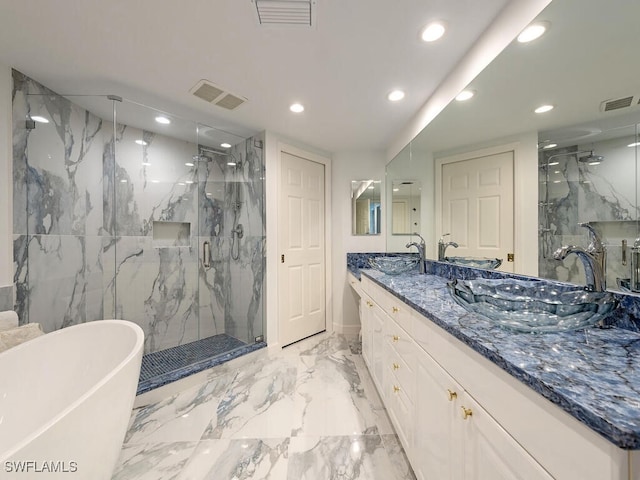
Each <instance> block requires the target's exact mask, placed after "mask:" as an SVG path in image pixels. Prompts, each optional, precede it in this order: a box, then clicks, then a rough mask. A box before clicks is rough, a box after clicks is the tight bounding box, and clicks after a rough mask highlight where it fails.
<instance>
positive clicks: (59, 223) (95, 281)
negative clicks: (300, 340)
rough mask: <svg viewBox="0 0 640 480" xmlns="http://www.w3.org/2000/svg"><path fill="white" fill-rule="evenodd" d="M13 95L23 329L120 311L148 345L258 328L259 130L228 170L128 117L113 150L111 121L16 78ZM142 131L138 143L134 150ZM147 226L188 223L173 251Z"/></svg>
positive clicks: (215, 158) (217, 159)
mask: <svg viewBox="0 0 640 480" xmlns="http://www.w3.org/2000/svg"><path fill="white" fill-rule="evenodd" d="M13 98H14V104H13V108H14V112H13V113H14V185H15V188H14V219H15V220H14V265H15V272H16V274H15V280H16V292H17V294H16V297H17V300H16V308H17V309H18V313H19V315H20V318H21V322H22V323H27V322H39V323H41V324H42V325H43V328H44V329H45V331H52V330H56V329H59V328H63V327H66V326H69V325H73V324H76V323H82V322H85V321H91V320H97V319H102V318H124V319H127V320H131V321H134V322H136V323H138V324H139V325H140V326H141V327H142V328H143V330H144V331H145V352H147V353H148V352H153V351H158V350H162V349H164V348H167V347H172V346H175V345H179V344H183V343H187V342H190V341H193V340H197V339H199V338H204V337H207V336H211V335H215V334H218V333H227V334H229V335H232V336H235V337H237V338H239V339H241V340H243V341H251V342H252V341H253V337H254V336H255V335H259V334H262V299H263V295H262V293H263V278H264V201H263V183H264V161H263V155H262V143H261V138H252V139H249V140H247V141H245V142H242V143H240V144H238V145H236V146H234V147H233V148H232V149H231V153H230V155H231V156H233V157H234V158H236V159H239V160H240V162H241V163H239V165H240V167H237V168H229V167H228V166H227V161H228V160H227V157H225V156H222V155H209V156H208V157H207V158H206V159H202V160H201V161H199V162H193V157H194V156H195V155H197V154H198V145H197V144H196V143H192V142H187V141H182V140H177V139H174V138H170V137H167V136H163V135H158V134H155V133H152V132H147V131H142V130H140V129H137V128H133V127H130V126H126V125H117V126H116V134H115V145H114V141H113V139H114V135H113V125H112V122H111V121H104V120H101V119H100V118H98V117H96V116H94V115H93V114H91V113H89V112H87V111H86V110H84V109H82V108H81V107H79V106H77V105H75V104H73V103H71V102H69V101H68V100H66V99H64V98H62V97H60V96H58V95H56V94H55V93H53V92H51V91H50V90H48V89H46V87H43V86H42V85H40V84H38V83H37V82H35V81H34V80H32V79H29V78H28V77H25V76H24V75H22V74H20V73H19V72H14V97H13ZM43 109H44V111H46V112H48V115H49V117H50V118H52V119H53V120H54V121H53V123H54V126H53V127H54V128H51V127H49V128H46V127H47V126H44V127H45V128H41V126H40V125H38V126H37V128H36V129H35V130H26V128H25V124H24V119H25V117H26V116H27V114H28V113H29V112H35V111H43ZM140 138H142V139H143V140H144V141H145V142H146V144H147V145H145V146H142V147H141V146H139V145H137V144H136V143H135V140H137V139H140ZM188 162H191V163H195V165H194V166H193V167H190V166H186V165H185V163H188ZM238 190H239V192H240V193H236V192H237V191H238ZM238 195H239V196H240V197H241V200H242V201H241V208H240V209H239V211H238V213H237V216H238V220H237V221H236V224H237V223H242V224H243V226H244V228H245V236H244V237H243V239H242V240H240V241H239V251H240V258H239V260H237V261H236V260H231V259H230V252H231V248H232V241H231V229H232V228H233V225H234V215H236V213H235V212H234V210H233V208H232V207H233V205H232V200H233V198H236V197H238ZM154 222H182V223H188V224H189V225H190V235H189V236H188V237H187V236H185V237H184V238H179V244H177V245H172V246H168V245H167V244H166V243H162V244H159V243H157V239H156V243H154V236H153V224H154ZM204 241H209V242H211V244H212V260H213V261H212V263H211V267H210V268H205V267H204V266H203V264H202V262H201V261H200V251H201V248H202V244H203V242H204ZM236 248H238V245H237V246H236ZM238 283H240V284H238ZM249 287H250V288H249ZM230 292H232V293H233V294H231V293H230ZM258 331H259V333H255V335H253V333H254V332H258Z"/></svg>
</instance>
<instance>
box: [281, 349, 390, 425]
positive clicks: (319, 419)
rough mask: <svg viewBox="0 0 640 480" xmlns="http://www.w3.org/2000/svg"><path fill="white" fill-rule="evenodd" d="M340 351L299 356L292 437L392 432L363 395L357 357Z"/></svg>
mask: <svg viewBox="0 0 640 480" xmlns="http://www.w3.org/2000/svg"><path fill="white" fill-rule="evenodd" d="M343 352H344V351H339V352H338V353H334V354H331V355H313V356H312V355H309V356H305V357H300V369H299V371H298V379H297V385H296V394H295V408H294V428H293V432H292V434H293V435H294V436H316V437H317V436H331V435H363V434H376V435H377V434H379V433H392V432H393V430H392V429H391V427H390V424H389V423H388V419H387V418H386V413H385V412H384V410H383V409H381V408H378V410H375V409H374V408H373V407H372V405H371V403H370V401H369V399H368V398H366V396H365V394H364V389H363V385H362V380H361V376H360V373H359V372H358V367H357V366H356V361H355V360H356V357H354V356H353V355H351V354H344V353H343ZM380 429H382V432H381V431H380Z"/></svg>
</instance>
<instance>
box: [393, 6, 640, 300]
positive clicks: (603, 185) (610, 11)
mask: <svg viewBox="0 0 640 480" xmlns="http://www.w3.org/2000/svg"><path fill="white" fill-rule="evenodd" d="M638 18H640V2H630V1H627V0H610V1H607V2H587V3H585V2H583V1H582V0H563V1H555V2H552V3H550V4H549V6H548V7H547V8H546V9H545V10H544V11H543V12H542V13H541V14H540V15H539V16H538V18H537V20H539V21H545V22H548V25H549V29H548V31H547V33H546V34H545V35H543V36H542V37H540V38H539V39H537V40H534V41H533V42H530V43H527V44H522V43H518V42H517V41H514V42H513V43H512V44H511V45H510V46H508V47H507V48H506V49H505V50H504V51H503V52H502V53H501V54H500V55H499V56H498V57H497V58H496V59H495V60H494V61H493V62H492V63H491V64H490V65H489V66H488V67H487V68H486V69H485V70H484V71H483V72H482V73H481V74H480V75H479V76H478V77H477V78H476V79H474V81H473V82H471V83H470V85H469V89H471V90H473V91H474V92H475V96H474V97H473V98H471V99H470V100H467V101H465V102H458V101H453V102H452V103H451V104H450V105H448V106H447V107H446V108H445V110H444V111H443V112H442V113H441V114H440V115H438V117H436V119H435V120H434V121H433V122H431V124H429V125H428V126H427V127H426V128H425V129H424V131H423V132H421V133H420V134H419V135H418V136H417V137H416V138H415V139H414V140H412V142H411V143H410V145H408V146H407V147H406V148H405V149H404V150H403V152H401V153H400V154H399V155H398V156H397V157H396V158H394V159H393V160H392V161H391V162H390V163H389V164H388V166H387V183H388V184H389V185H391V184H392V182H393V181H395V180H396V179H398V180H401V179H407V178H415V179H417V180H419V181H420V182H421V185H422V197H423V200H422V205H423V206H422V208H423V212H422V213H421V216H422V221H421V224H420V230H419V231H420V233H421V234H422V235H423V236H424V237H425V238H426V239H427V244H428V245H427V246H428V255H429V257H430V258H434V259H435V258H436V255H437V245H436V244H437V239H438V237H439V236H440V235H441V234H442V233H444V232H440V231H438V229H439V228H441V226H442V223H443V222H442V208H441V205H439V203H440V202H441V199H440V198H438V195H440V194H441V192H440V190H441V185H440V182H441V180H440V178H441V174H442V173H441V172H442V170H441V168H442V162H444V161H447V160H446V159H450V158H458V157H460V158H463V156H464V155H466V154H468V153H469V152H485V151H487V150H490V149H496V148H498V147H500V146H503V145H508V146H509V147H508V148H511V149H513V150H514V151H515V155H514V160H513V163H514V174H513V175H514V179H513V183H514V191H515V197H514V206H515V207H516V209H517V212H516V213H515V214H514V227H513V228H514V235H515V238H516V240H515V254H516V255H515V257H516V260H515V262H514V263H513V266H512V267H513V271H515V272H518V273H526V274H535V275H539V276H541V277H544V278H551V279H558V280H562V281H570V282H573V283H578V284H582V283H584V280H585V276H584V270H583V268H582V264H581V262H580V261H578V259H577V258H576V257H575V256H569V257H567V258H566V259H564V260H563V261H559V260H556V259H555V258H553V255H552V253H553V252H554V251H555V250H556V249H557V248H558V247H560V246H561V245H567V244H573V245H579V246H583V247H586V246H587V244H588V242H589V236H588V232H587V230H586V229H584V228H581V227H579V226H578V224H579V223H582V222H589V223H590V224H591V225H592V226H593V227H594V229H595V230H596V231H597V232H598V233H599V234H600V236H601V237H602V239H603V243H604V244H605V246H606V248H607V288H608V289H614V290H615V289H622V290H624V285H625V284H624V281H625V279H627V278H628V277H629V276H630V268H631V261H630V259H631V253H632V247H633V244H634V242H635V241H636V239H637V238H638V237H639V236H640V231H639V228H638V224H639V220H640V197H639V187H640V179H639V178H638V175H639V174H640V173H639V172H640V168H639V166H640V164H639V163H638V152H639V150H638V148H639V143H638V142H639V137H638V127H637V125H638V124H640V62H636V61H635V56H636V50H637V42H638V34H637V31H638V29H637V19H638ZM542 104H550V105H553V106H554V107H555V108H554V109H553V110H551V111H549V112H546V113H543V114H536V113H534V111H533V110H534V109H535V108H536V107H538V106H540V105H542ZM443 159H444V160H443ZM416 172H422V173H421V174H419V175H416ZM523 191H527V192H528V194H526V195H523V194H522V192H523ZM519 193H520V194H519ZM387 195H388V196H387V199H388V201H389V202H391V198H392V197H391V192H389V189H387ZM425 201H426V202H431V206H430V207H431V208H428V207H426V206H425ZM518 212H520V213H518ZM522 212H527V214H526V215H522ZM450 240H451V241H456V240H457V239H456V238H450ZM387 249H388V250H390V251H401V250H403V248H402V246H401V245H400V244H397V242H395V241H394V239H393V235H391V232H390V231H387ZM523 258H526V259H528V260H529V263H528V264H526V262H524V261H523ZM503 265H504V264H503ZM501 268H502V267H501ZM621 281H622V283H621Z"/></svg>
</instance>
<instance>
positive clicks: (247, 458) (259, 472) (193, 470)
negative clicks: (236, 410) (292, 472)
mask: <svg viewBox="0 0 640 480" xmlns="http://www.w3.org/2000/svg"><path fill="white" fill-rule="evenodd" d="M288 456H289V439H288V438H270V439H242V440H226V439H225V440H203V441H201V442H200V443H199V444H198V446H197V447H196V449H195V451H194V452H193V455H192V456H191V458H190V459H189V461H188V463H187V464H186V465H185V466H184V468H183V470H182V472H181V473H180V475H179V476H178V477H177V478H178V479H179V480H217V479H234V480H286V478H287V464H288Z"/></svg>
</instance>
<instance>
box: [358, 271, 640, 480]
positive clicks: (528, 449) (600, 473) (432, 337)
mask: <svg viewBox="0 0 640 480" xmlns="http://www.w3.org/2000/svg"><path fill="white" fill-rule="evenodd" d="M361 292H362V302H363V303H362V331H363V355H365V361H366V363H367V366H368V367H369V369H370V371H371V374H372V376H373V377H374V381H375V382H376V386H377V388H378V390H379V392H380V394H381V396H382V398H383V401H384V402H385V406H386V407H387V410H388V412H389V416H390V418H391V420H392V422H393V425H394V427H395V428H396V431H397V433H398V436H399V437H400V440H401V443H402V445H403V447H404V449H405V451H406V453H407V455H408V457H409V460H410V462H411V465H412V467H413V469H414V471H415V473H416V475H417V477H418V478H419V479H421V480H426V479H433V478H437V479H438V480H441V479H442V480H445V479H446V480H449V479H465V480H467V479H477V480H496V479H497V480H499V479H505V480H506V479H509V480H512V479H531V480H542V479H553V478H555V479H567V480H577V479H580V480H629V479H633V480H640V476H638V475H639V474H638V473H637V472H634V471H633V470H632V466H635V465H636V464H638V463H640V462H638V455H637V453H636V452H631V453H630V452H628V451H625V450H622V449H620V448H618V447H616V446H615V445H614V444H612V443H611V442H609V441H608V440H606V439H604V438H603V437H601V436H600V435H598V434H597V433H595V432H594V431H593V430H591V429H590V428H588V427H587V426H585V425H584V424H583V423H581V422H580V421H578V420H577V419H575V418H574V417H572V416H571V415H569V414H568V413H566V412H565V411H564V410H562V409H560V408H559V407H557V406H556V405H554V404H552V403H551V402H549V401H548V400H546V399H545V398H543V397H542V396H541V395H540V394H538V393H537V392H535V391H534V390H532V389H531V388H530V387H528V386H527V385H524V384H523V383H521V382H520V381H518V380H516V379H514V378H513V377H511V375H509V374H508V373H507V372H505V371H504V370H502V369H501V368H499V367H498V366H496V365H495V364H493V363H492V362H491V361H489V360H487V359H486V358H484V357H483V356H481V355H480V354H479V353H477V352H475V351H474V350H472V349H471V348H470V347H469V346H467V345H465V344H464V343H462V342H461V341H459V340H458V339H457V338H455V337H454V336H453V335H451V334H449V333H448V332H446V331H445V330H443V329H442V328H440V327H438V326H437V325H436V324H434V323H433V322H432V321H431V320H429V319H427V318H425V317H424V316H422V315H421V314H420V313H419V312H417V311H415V310H413V309H411V308H410V307H409V306H408V305H406V304H404V303H403V302H401V301H400V300H399V299H398V298H397V297H395V296H394V295H392V294H391V293H389V292H387V291H386V290H385V289H383V288H382V287H380V286H378V285H377V284H376V283H374V282H373V281H372V280H370V279H369V278H367V277H366V276H363V277H362V282H361ZM369 304H370V305H369ZM365 306H366V308H365ZM381 330H382V332H381ZM381 333H382V334H381ZM380 339H381V340H382V341H380ZM367 345H368V346H367ZM365 352H366V353H365ZM378 359H381V360H378Z"/></svg>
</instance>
